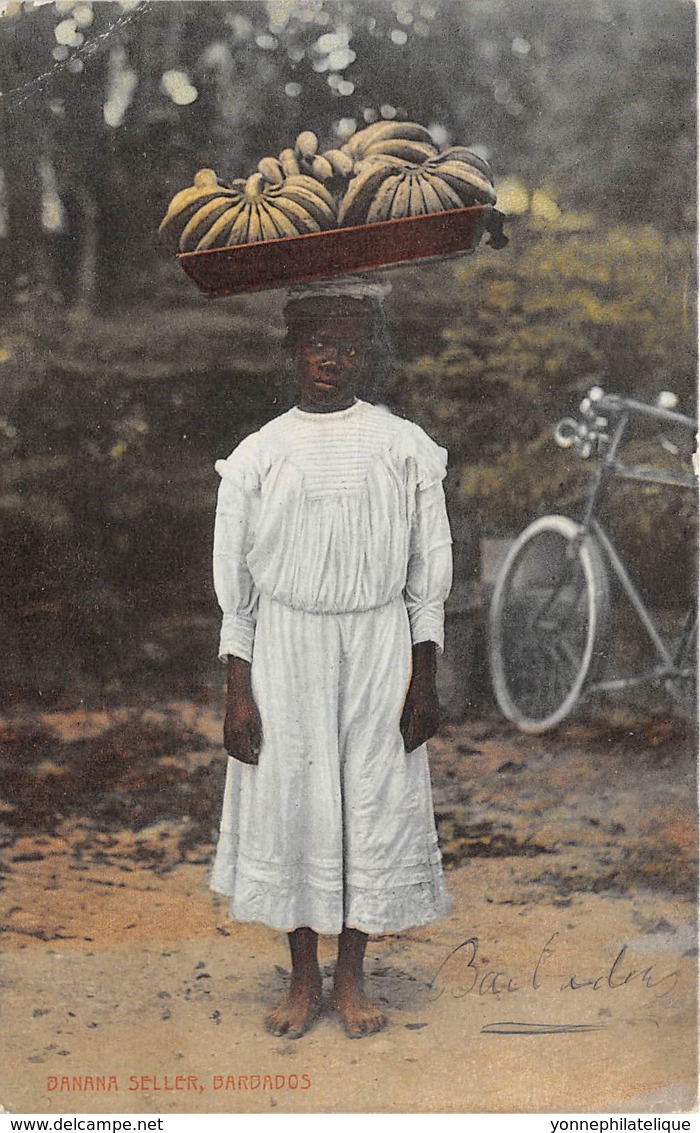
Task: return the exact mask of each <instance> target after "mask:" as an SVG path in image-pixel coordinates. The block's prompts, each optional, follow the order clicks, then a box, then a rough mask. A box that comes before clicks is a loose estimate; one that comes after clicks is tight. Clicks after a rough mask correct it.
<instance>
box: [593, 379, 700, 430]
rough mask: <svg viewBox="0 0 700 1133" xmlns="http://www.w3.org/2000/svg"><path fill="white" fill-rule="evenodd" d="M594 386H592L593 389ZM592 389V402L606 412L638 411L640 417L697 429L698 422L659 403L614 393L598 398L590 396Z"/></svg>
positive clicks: (604, 394) (602, 394)
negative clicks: (655, 403)
mask: <svg viewBox="0 0 700 1133" xmlns="http://www.w3.org/2000/svg"><path fill="white" fill-rule="evenodd" d="M595 388H596V387H594V389H595ZM593 392H594V390H591V392H590V393H589V395H588V396H589V398H590V400H591V401H592V402H593V404H595V405H597V406H598V407H599V408H600V409H603V410H605V411H606V412H607V413H638V414H639V415H640V416H642V417H651V418H653V419H654V420H656V421H665V422H667V423H668V424H670V425H682V426H683V427H684V428H686V429H697V427H698V423H697V421H695V420H694V419H693V418H692V417H686V416H685V414H684V413H676V412H675V411H674V410H673V409H666V408H664V407H663V406H660V405H649V404H648V403H647V402H645V401H637V400H636V399H635V398H633V397H621V396H620V395H619V394H616V393H603V391H602V390H601V396H600V397H598V398H593V397H591V394H592V393H593Z"/></svg>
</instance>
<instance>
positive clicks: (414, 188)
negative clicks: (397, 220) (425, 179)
mask: <svg viewBox="0 0 700 1133" xmlns="http://www.w3.org/2000/svg"><path fill="white" fill-rule="evenodd" d="M419 177H420V174H419V173H409V174H408V179H409V181H410V183H411V191H410V195H409V202H408V215H409V216H423V214H424V213H425V212H426V211H427V210H426V207H425V198H424V197H423V193H422V191H421V186H420V180H419Z"/></svg>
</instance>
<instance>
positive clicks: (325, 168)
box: [311, 154, 335, 181]
mask: <svg viewBox="0 0 700 1133" xmlns="http://www.w3.org/2000/svg"><path fill="white" fill-rule="evenodd" d="M311 172H312V173H313V175H314V177H316V178H317V179H318V180H319V181H330V179H331V177H332V176H333V175H334V173H335V170H334V169H333V166H332V165H331V163H330V161H329V160H328V158H326V157H323V156H322V155H321V154H317V155H316V157H315V158H314V159H313V161H312V162H311Z"/></svg>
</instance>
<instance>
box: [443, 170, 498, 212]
mask: <svg viewBox="0 0 700 1133" xmlns="http://www.w3.org/2000/svg"><path fill="white" fill-rule="evenodd" d="M434 172H435V175H436V176H437V177H441V178H442V180H443V181H446V182H447V184H448V185H450V186H451V188H453V189H454V190H455V191H456V192H457V193H458V194H459V196H460V198H461V200H462V203H463V204H465V205H468V204H481V205H495V203H496V194H495V192H494V190H493V186H492V185H490V184H489V182H488V181H486V180H485V179H484V178H483V177H482V176H481V174H479V173H477V171H476V170H475V169H474V168H473V166H470V165H465V164H464V162H462V161H442V162H441V163H440V165H439V166H438V167H437V169H435V171H434Z"/></svg>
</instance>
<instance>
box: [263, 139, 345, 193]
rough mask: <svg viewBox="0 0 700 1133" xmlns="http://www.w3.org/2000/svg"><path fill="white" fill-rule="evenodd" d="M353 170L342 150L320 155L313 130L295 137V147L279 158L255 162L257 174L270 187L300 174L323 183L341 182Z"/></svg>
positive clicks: (283, 151) (284, 150) (282, 153)
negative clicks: (266, 181)
mask: <svg viewBox="0 0 700 1133" xmlns="http://www.w3.org/2000/svg"><path fill="white" fill-rule="evenodd" d="M352 169H353V162H352V160H351V159H350V158H349V157H348V155H347V154H346V153H343V152H342V150H339V149H329V150H326V151H325V153H319V151H318V138H317V137H316V135H315V134H314V133H313V131H312V130H302V132H301V133H300V134H297V138H296V141H295V143H294V145H293V146H291V147H289V148H288V149H283V150H282V152H281V153H280V155H279V157H263V158H262V159H261V160H260V161H259V162H258V172H259V173H262V175H263V177H265V179H266V180H268V181H269V182H270V184H272V185H279V184H281V183H282V182H283V181H284V179H285V178H286V177H296V176H298V175H299V174H302V175H304V176H306V177H313V178H315V179H316V180H317V181H320V182H321V183H322V184H324V183H326V182H335V181H336V180H337V181H339V182H341V183H343V182H344V181H346V180H347V178H348V177H351V176H352Z"/></svg>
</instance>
